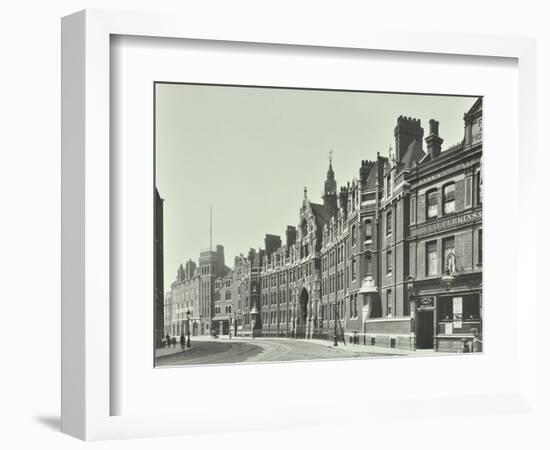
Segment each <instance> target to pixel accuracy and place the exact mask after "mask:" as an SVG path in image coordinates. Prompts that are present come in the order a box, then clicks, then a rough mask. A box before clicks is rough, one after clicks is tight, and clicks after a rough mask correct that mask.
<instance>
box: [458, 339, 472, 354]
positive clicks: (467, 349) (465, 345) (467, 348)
mask: <svg viewBox="0 0 550 450" xmlns="http://www.w3.org/2000/svg"><path fill="white" fill-rule="evenodd" d="M460 342H461V343H462V349H461V351H460V353H470V346H469V345H468V339H466V338H462V339H461V340H460Z"/></svg>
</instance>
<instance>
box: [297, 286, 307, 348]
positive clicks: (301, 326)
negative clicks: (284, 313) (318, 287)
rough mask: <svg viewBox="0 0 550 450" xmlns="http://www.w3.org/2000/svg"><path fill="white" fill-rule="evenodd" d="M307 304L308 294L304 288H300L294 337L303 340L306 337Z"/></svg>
mask: <svg viewBox="0 0 550 450" xmlns="http://www.w3.org/2000/svg"><path fill="white" fill-rule="evenodd" d="M308 303H309V292H308V291H307V289H306V288H302V291H301V292H300V300H299V308H298V314H297V315H298V317H297V319H298V320H297V323H296V337H298V338H304V337H306V331H307V330H306V328H307V308H308Z"/></svg>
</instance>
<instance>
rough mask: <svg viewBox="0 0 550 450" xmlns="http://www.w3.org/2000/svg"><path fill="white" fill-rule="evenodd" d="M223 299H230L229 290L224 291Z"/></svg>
mask: <svg viewBox="0 0 550 450" xmlns="http://www.w3.org/2000/svg"><path fill="white" fill-rule="evenodd" d="M225 299H226V300H231V291H225Z"/></svg>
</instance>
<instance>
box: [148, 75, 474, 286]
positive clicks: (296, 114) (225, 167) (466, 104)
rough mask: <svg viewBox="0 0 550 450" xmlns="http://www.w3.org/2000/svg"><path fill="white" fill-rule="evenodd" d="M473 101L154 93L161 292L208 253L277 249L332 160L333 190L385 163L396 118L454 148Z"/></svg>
mask: <svg viewBox="0 0 550 450" xmlns="http://www.w3.org/2000/svg"><path fill="white" fill-rule="evenodd" d="M475 100H476V98H474V97H449V96H433V95H409V94H385V93H367V92H341V91H313V90H298V89H269V88H249V87H229V86H198V85H184V84H157V85H156V185H157V188H158V190H159V193H160V196H161V197H162V198H163V199H164V287H165V290H169V287H170V284H171V283H172V282H173V281H174V279H175V277H176V271H177V267H178V266H179V264H180V263H183V262H185V261H186V260H188V259H189V258H191V259H193V260H194V261H196V262H197V263H198V258H199V253H200V251H201V249H206V248H208V247H209V208H210V205H211V206H212V208H213V245H214V246H215V245H216V244H222V245H223V246H224V247H225V259H226V264H227V265H228V266H233V260H234V257H235V256H236V255H238V254H240V253H243V254H246V253H247V252H248V250H249V249H250V248H251V247H253V248H258V247H263V239H264V235H265V234H266V233H270V234H278V235H280V236H281V239H282V240H283V243H284V232H285V229H286V226H287V225H295V226H296V225H297V223H298V219H299V216H298V215H299V209H300V206H301V203H302V199H303V195H304V187H307V189H308V197H309V198H310V200H311V201H313V202H316V203H322V200H321V194H322V190H323V183H324V180H325V178H326V172H327V168H328V156H329V151H330V150H332V151H333V168H334V172H335V177H336V181H337V183H338V189H340V186H342V185H344V184H345V183H347V182H348V181H351V180H352V179H353V178H357V177H358V176H359V167H360V164H361V160H362V159H369V160H373V159H375V158H376V152H380V154H381V155H382V156H387V154H388V148H389V146H390V145H391V146H392V147H393V146H394V135H393V130H394V127H395V124H396V121H397V117H398V116H399V115H405V116H411V117H415V118H419V119H420V120H421V122H422V127H423V128H424V137H426V136H427V135H428V129H429V126H428V121H429V120H430V119H432V118H433V119H436V120H438V121H439V135H440V137H441V138H443V139H444V142H443V149H446V148H448V147H450V146H451V145H453V144H456V143H457V142H459V141H461V140H462V137H463V131H464V122H463V114H464V113H465V112H466V111H467V110H468V109H469V108H470V107H471V106H472V105H473V104H474V102H475Z"/></svg>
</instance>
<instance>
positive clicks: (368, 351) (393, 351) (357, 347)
mask: <svg viewBox="0 0 550 450" xmlns="http://www.w3.org/2000/svg"><path fill="white" fill-rule="evenodd" d="M263 339H266V340H273V341H289V340H292V341H303V342H307V343H310V344H315V345H320V346H323V347H328V348H337V349H339V350H343V351H348V352H350V353H356V354H357V353H359V354H365V355H372V354H379V355H381V356H382V355H395V356H406V355H417V354H419V352H415V351H414V350H407V349H402V348H390V347H380V346H376V345H361V344H349V343H346V345H344V343H343V342H342V341H341V340H339V341H338V346H337V347H334V342H333V341H332V340H325V339H294V338H286V337H256V338H251V337H240V336H236V337H235V336H234V337H232V338H229V337H228V336H227V335H222V336H219V337H218V338H215V339H214V338H212V337H210V336H197V337H195V340H199V341H203V340H204V341H210V340H220V341H231V340H242V341H248V342H254V341H261V340H263ZM422 354H425V353H422ZM434 354H437V353H434Z"/></svg>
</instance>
